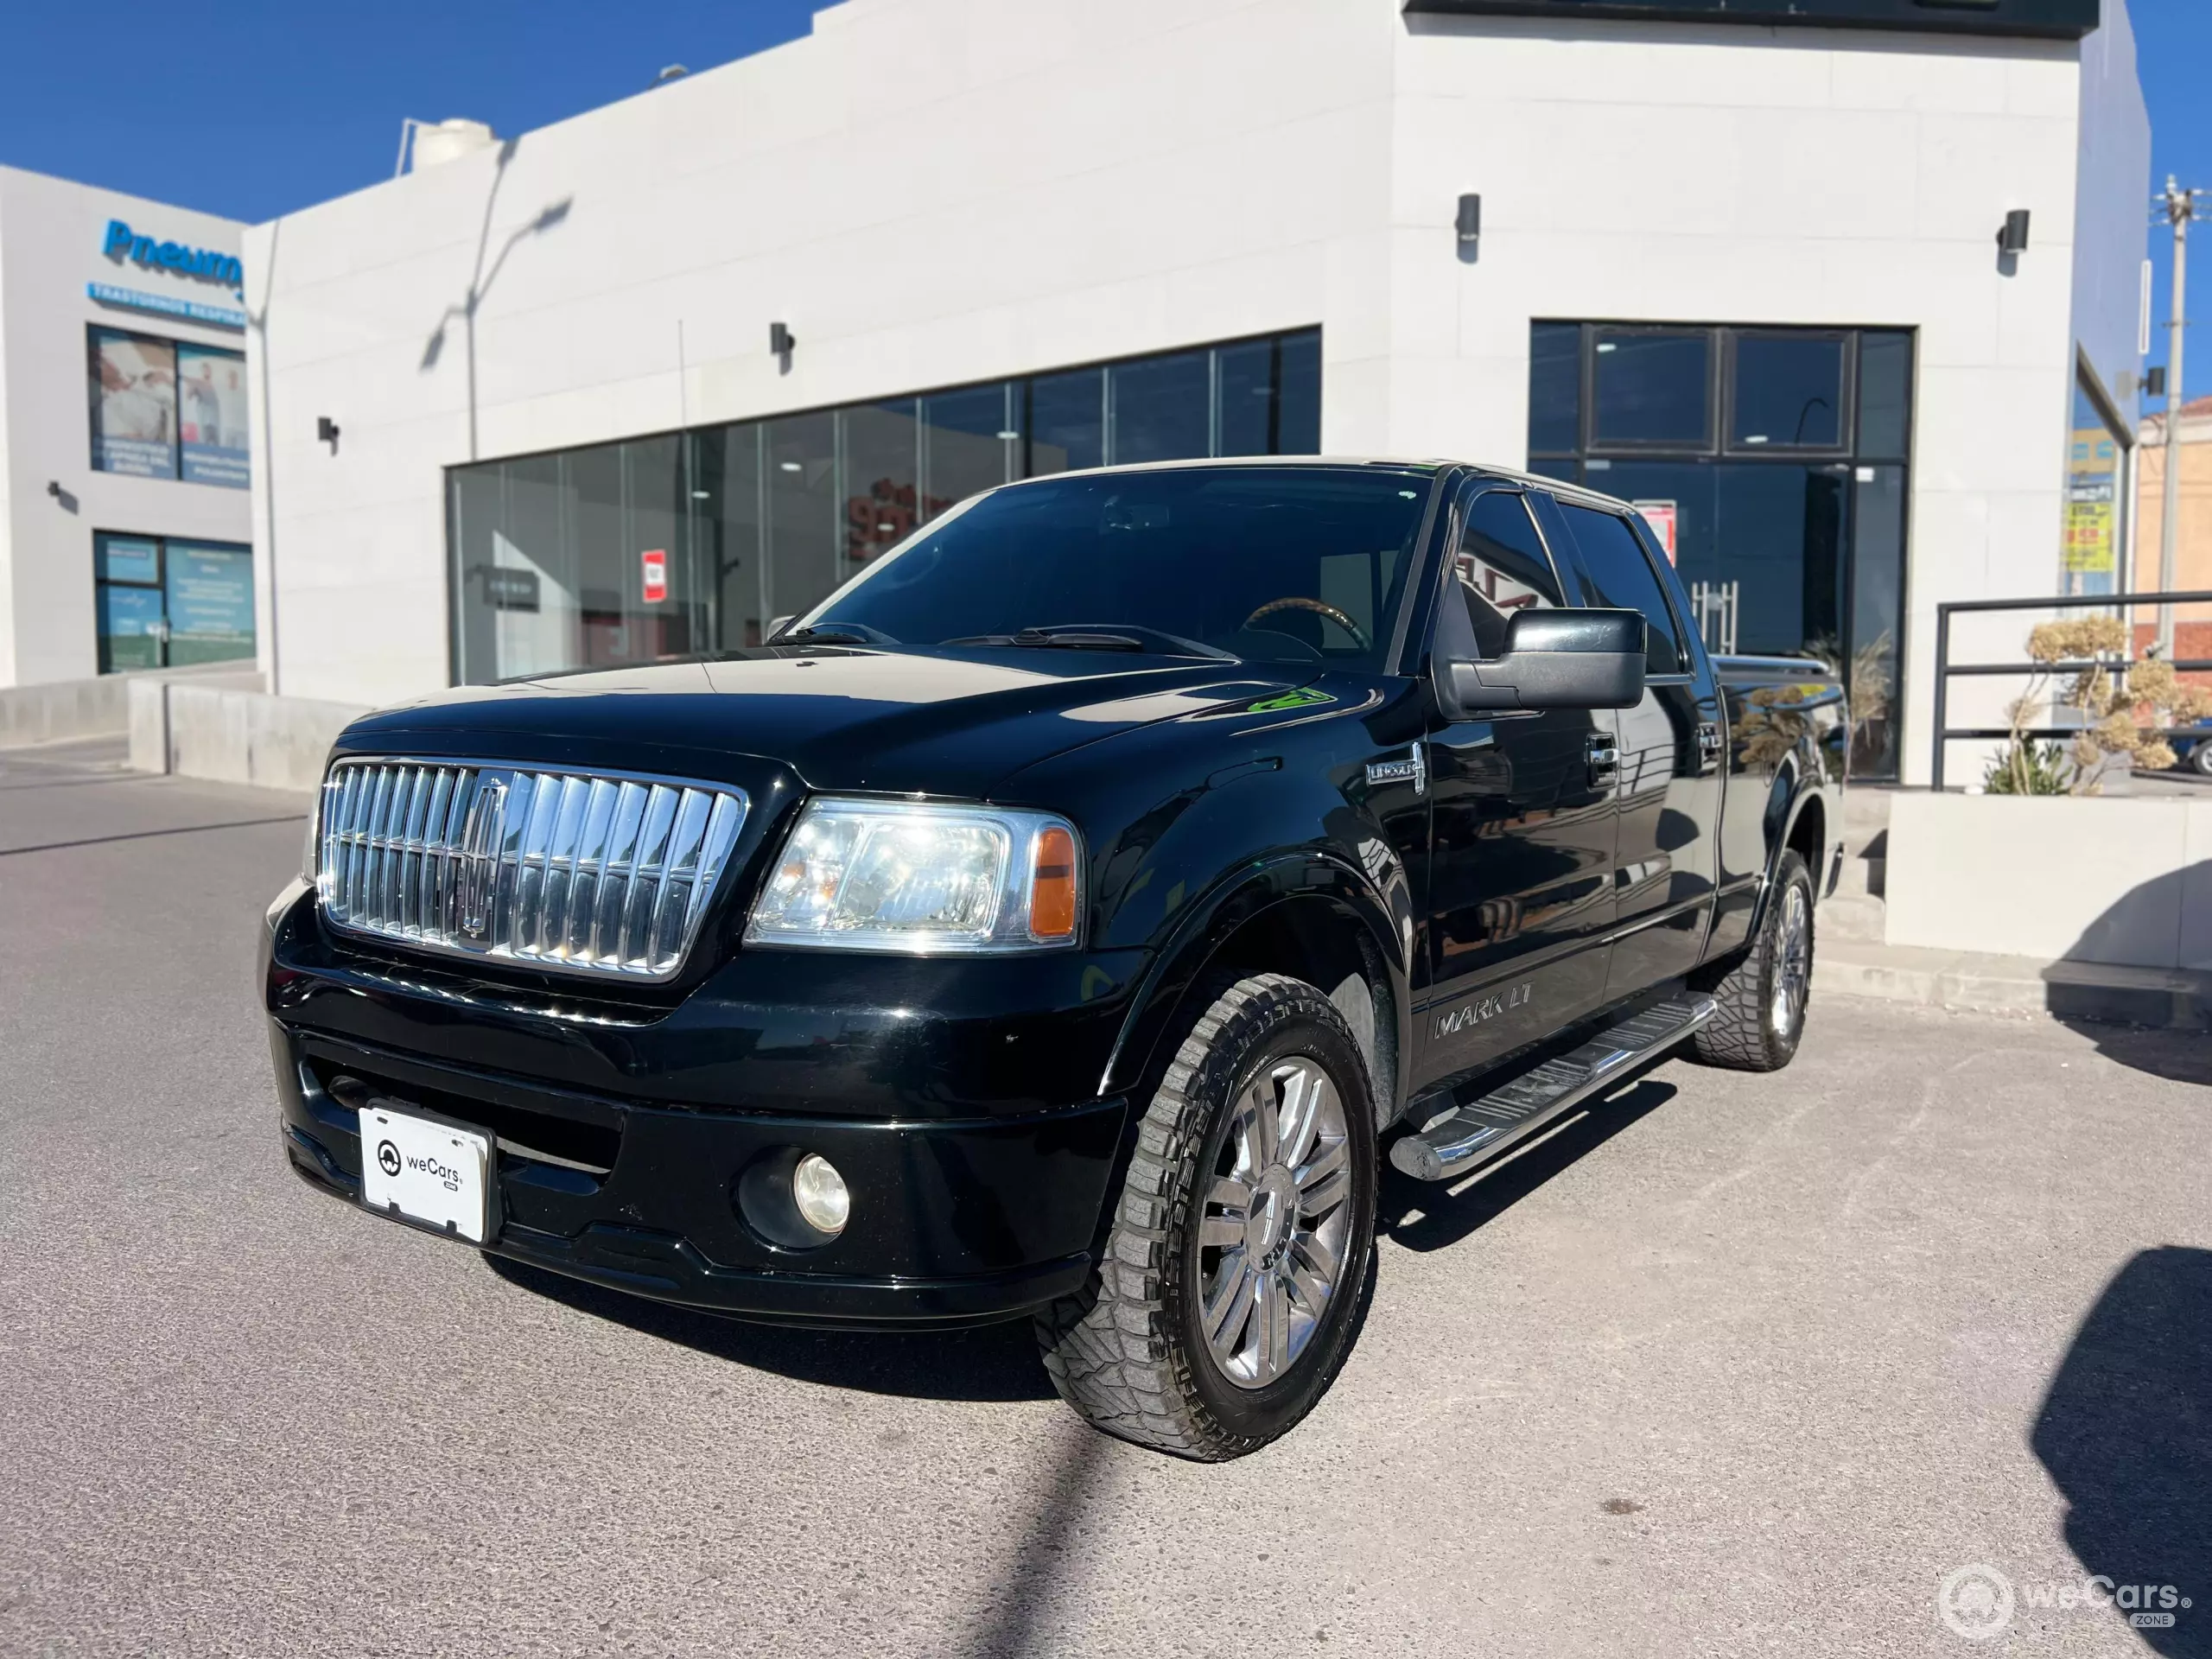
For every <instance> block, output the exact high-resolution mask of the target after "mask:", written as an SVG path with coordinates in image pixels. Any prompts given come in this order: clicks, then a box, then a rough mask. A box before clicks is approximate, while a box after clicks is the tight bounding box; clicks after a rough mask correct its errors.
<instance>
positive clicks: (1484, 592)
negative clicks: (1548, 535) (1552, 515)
mask: <svg viewBox="0 0 2212 1659" xmlns="http://www.w3.org/2000/svg"><path fill="white" fill-rule="evenodd" d="M1452 575H1454V576H1455V577H1456V578H1457V579H1458V580H1457V581H1456V582H1455V583H1454V584H1453V585H1454V587H1455V588H1456V589H1457V591H1458V593H1459V597H1460V600H1461V601H1462V602H1464V603H1465V606H1466V607H1467V620H1468V621H1469V622H1470V623H1471V624H1472V625H1473V626H1474V630H1475V639H1476V642H1477V644H1478V645H1480V647H1481V649H1482V654H1483V655H1484V657H1485V658H1491V657H1497V656H1499V655H1501V654H1502V653H1503V652H1504V650H1505V625H1506V623H1507V622H1508V621H1509V620H1510V619H1511V617H1512V615H1513V613H1514V612H1516V611H1522V610H1528V609H1529V608H1531V607H1539V606H1555V605H1558V604H1560V603H1561V602H1562V601H1561V600H1560V585H1559V574H1558V572H1556V571H1555V570H1554V569H1552V561H1551V556H1550V555H1549V554H1548V553H1547V552H1546V551H1545V550H1544V543H1543V541H1542V538H1541V537H1539V536H1538V535H1537V534H1536V526H1535V524H1534V523H1532V522H1531V521H1530V519H1529V509H1528V507H1527V506H1526V505H1524V504H1523V503H1522V499H1521V498H1520V497H1519V496H1518V495H1516V494H1514V493H1510V492H1509V491H1503V490H1493V491H1491V492H1489V493H1486V494H1484V495H1479V496H1477V497H1476V498H1475V501H1474V505H1472V506H1471V507H1469V508H1468V510H1467V520H1466V525H1465V529H1464V530H1462V531H1461V532H1460V536H1459V554H1458V556H1456V557H1455V558H1454V559H1453V560H1452Z"/></svg>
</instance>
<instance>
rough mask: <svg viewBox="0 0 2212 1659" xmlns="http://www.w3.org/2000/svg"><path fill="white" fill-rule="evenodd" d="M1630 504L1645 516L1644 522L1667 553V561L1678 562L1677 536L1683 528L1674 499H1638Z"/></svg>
mask: <svg viewBox="0 0 2212 1659" xmlns="http://www.w3.org/2000/svg"><path fill="white" fill-rule="evenodd" d="M1630 505H1632V506H1634V507H1635V509H1636V510H1637V513H1639V514H1640V515H1641V516H1642V517H1643V522H1644V523H1645V524H1649V525H1650V526H1651V534H1652V535H1653V536H1654V537H1656V539H1657V541H1658V543H1659V545H1660V547H1661V549H1662V550H1663V551H1664V552H1665V553H1666V555H1667V563H1669V564H1674V563H1678V561H1677V560H1676V559H1675V537H1676V535H1677V534H1678V533H1679V532H1680V530H1681V510H1680V508H1679V507H1678V506H1677V505H1676V504H1675V503H1674V502H1672V501H1637V502H1632V503H1630Z"/></svg>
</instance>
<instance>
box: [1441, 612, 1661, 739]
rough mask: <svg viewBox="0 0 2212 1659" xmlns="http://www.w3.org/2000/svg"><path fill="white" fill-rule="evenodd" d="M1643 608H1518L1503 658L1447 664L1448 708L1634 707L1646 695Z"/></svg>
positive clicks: (1461, 710)
mask: <svg viewBox="0 0 2212 1659" xmlns="http://www.w3.org/2000/svg"><path fill="white" fill-rule="evenodd" d="M1643 635H1644V621H1643V612H1641V611H1567V610H1544V611H1516V612H1515V613H1514V614H1513V618H1512V620H1510V621H1509V622H1508V623H1507V624H1506V625H1505V652H1504V654H1503V656H1501V657H1499V658H1497V661H1495V662H1489V663H1467V662H1446V663H1440V664H1438V665H1437V667H1438V680H1439V684H1438V686H1437V691H1438V693H1439V696H1440V701H1442V702H1443V703H1444V704H1445V709H1446V713H1447V714H1473V713H1478V712H1479V711H1481V710H1483V709H1633V708H1634V707H1636V705H1637V703H1638V702H1642V701H1643V663H1644V654H1643V652H1644V645H1643Z"/></svg>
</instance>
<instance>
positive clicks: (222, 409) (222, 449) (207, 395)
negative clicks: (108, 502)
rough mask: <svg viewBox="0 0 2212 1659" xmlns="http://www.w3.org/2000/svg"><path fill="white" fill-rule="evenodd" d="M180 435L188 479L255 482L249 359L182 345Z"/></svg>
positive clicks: (240, 485)
mask: <svg viewBox="0 0 2212 1659" xmlns="http://www.w3.org/2000/svg"><path fill="white" fill-rule="evenodd" d="M176 375H177V385H176V401H177V435H178V438H179V440H180V441H181V448H182V450H183V456H184V480H185V482H187V483H188V484H219V485H222V486H225V487H226V488H229V489H233V490H243V489H245V488H247V487H248V486H250V485H251V483H252V481H253V480H252V475H251V474H250V473H249V472H248V470H247V466H246V461H247V454H248V451H249V450H250V448H251V437H250V435H249V433H248V430H247V421H248V417H247V414H246V392H245V359H244V358H243V357H241V356H239V355H238V353H236V352H218V351H213V350H210V349H209V348H207V347H206V346H184V345H180V346H178V347H177V348H176Z"/></svg>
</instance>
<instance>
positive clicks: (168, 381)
mask: <svg viewBox="0 0 2212 1659" xmlns="http://www.w3.org/2000/svg"><path fill="white" fill-rule="evenodd" d="M91 383H92V384H91V386H90V391H91V393H92V466H93V467H94V469H95V470H97V471H99V472H103V473H129V474H134V475H135V476H137V477H140V478H175V476H176V350H175V347H174V346H170V345H169V344H168V342H167V341H166V340H143V339H141V338H139V337H138V336H137V335H136V334H116V333H113V332H112V331H111V330H109V329H105V328H95V329H93V330H92V374H91Z"/></svg>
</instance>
